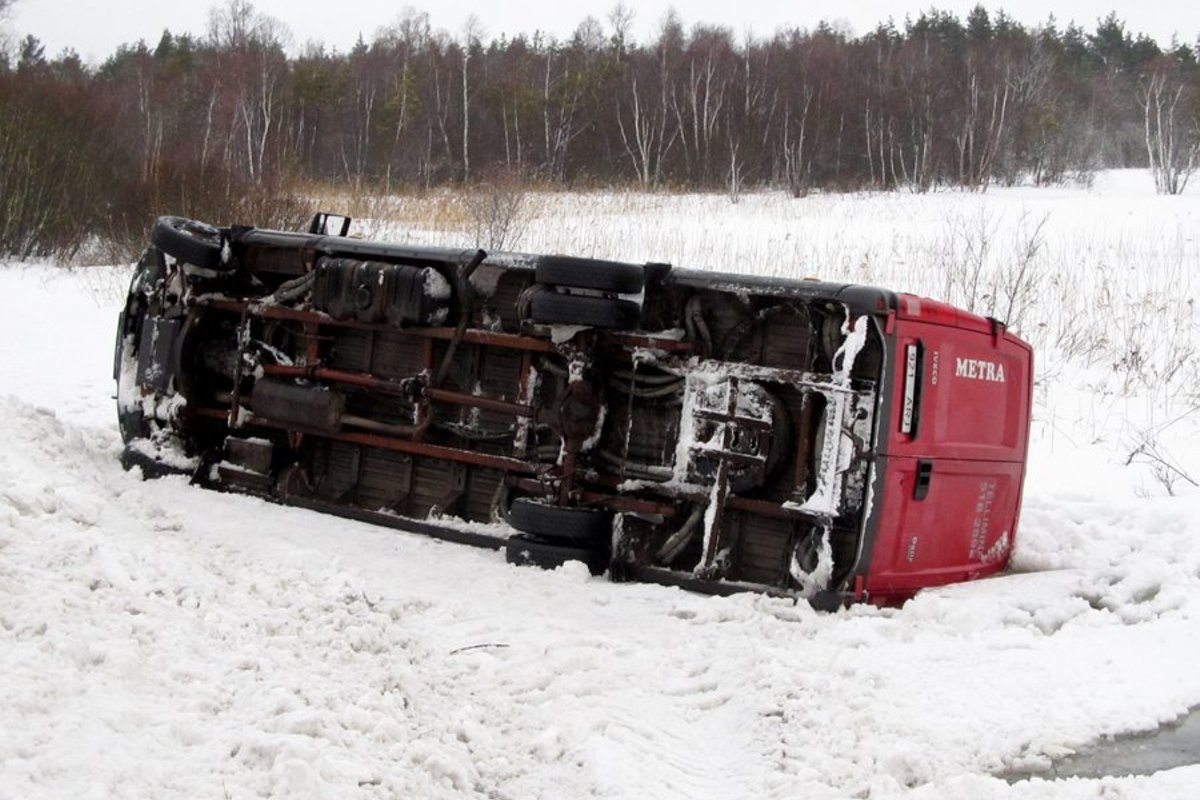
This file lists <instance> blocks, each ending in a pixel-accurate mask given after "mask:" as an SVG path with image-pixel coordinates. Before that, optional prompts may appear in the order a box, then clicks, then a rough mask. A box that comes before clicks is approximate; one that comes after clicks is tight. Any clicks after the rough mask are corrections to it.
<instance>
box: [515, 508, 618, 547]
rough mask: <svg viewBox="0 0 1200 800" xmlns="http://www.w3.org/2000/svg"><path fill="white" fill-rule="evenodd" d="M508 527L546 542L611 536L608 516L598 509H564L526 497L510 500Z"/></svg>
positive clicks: (603, 539)
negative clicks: (511, 501) (511, 502)
mask: <svg viewBox="0 0 1200 800" xmlns="http://www.w3.org/2000/svg"><path fill="white" fill-rule="evenodd" d="M508 524H509V525H512V526H513V527H514V528H516V529H517V530H519V531H522V532H524V533H532V534H534V535H535V536H537V537H539V538H542V539H546V540H548V541H563V542H575V543H580V542H605V543H607V542H608V540H609V538H610V537H611V536H612V514H611V513H610V512H608V511H604V510H603V509H598V508H568V507H564V506H551V505H546V504H545V503H539V502H537V501H536V500H531V499H529V498H528V497H518V498H517V499H516V500H514V501H513V504H512V510H511V511H510V512H509V515H508Z"/></svg>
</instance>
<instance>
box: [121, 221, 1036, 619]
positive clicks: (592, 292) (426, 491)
mask: <svg viewBox="0 0 1200 800" xmlns="http://www.w3.org/2000/svg"><path fill="white" fill-rule="evenodd" d="M349 225H350V220H349V219H347V218H344V217H336V216H333V215H328V214H318V215H317V216H316V217H315V218H314V220H313V223H312V225H311V226H310V228H309V230H308V231H307V232H283V231H274V230H262V229H257V228H253V227H243V226H233V227H225V228H215V227H212V226H209V225H207V224H204V223H201V222H197V221H193V220H187V219H182V218H178V217H162V218H160V219H159V220H158V221H157V222H156V224H155V225H154V227H153V228H152V230H151V236H150V242H151V243H150V246H149V248H148V249H147V250H146V252H145V254H144V255H143V257H142V258H141V260H140V262H139V264H138V265H137V269H136V272H135V274H134V277H133V280H132V284H131V286H130V290H129V294H128V297H127V300H126V304H125V307H124V310H123V311H122V313H121V316H120V322H119V329H118V333H117V341H116V353H115V358H114V362H115V363H114V369H113V371H114V378H115V379H116V380H117V383H118V393H117V394H118V398H117V399H118V418H119V423H120V428H121V433H122V436H123V438H124V441H125V443H126V446H125V450H124V456H123V460H124V462H125V464H126V466H127V467H131V468H132V467H137V468H140V469H141V470H142V471H143V473H144V474H145V475H146V476H147V477H153V476H157V475H161V474H165V473H184V474H187V475H189V476H190V477H191V479H192V480H193V481H194V482H195V483H198V484H200V485H203V486H207V487H210V488H218V489H226V490H233V491H240V492H248V493H252V494H256V495H260V496H263V497H267V498H271V499H273V500H276V501H279V502H283V503H288V504H292V505H298V506H303V507H307V508H311V509H316V510H320V511H325V512H330V513H334V514H340V515H343V516H347V517H352V518H356V519H361V520H367V521H371V522H375V523H378V524H381V525H386V526H391V527H394V528H399V529H403V530H408V531H412V532H416V533H421V534H426V535H430V536H436V537H440V538H443V539H449V540H453V541H459V542H463V543H467V544H474V545H480V546H486V547H492V548H495V549H502V550H504V552H505V553H506V557H507V559H508V560H509V561H510V562H512V563H517V564H534V565H538V566H543V567H553V566H557V565H560V564H562V563H564V562H565V561H568V560H578V561H582V562H584V563H586V564H587V565H588V566H589V567H590V568H591V569H592V571H593V572H594V573H596V574H603V573H607V574H609V575H610V576H611V577H612V578H613V579H614V580H637V581H651V582H657V583H662V584H668V585H679V586H683V587H686V588H689V589H694V590H700V591H707V592H715V593H728V592H734V591H742V590H752V591H762V592H771V593H777V594H782V595H790V596H795V597H803V598H806V599H808V600H809V601H811V602H813V603H814V604H815V605H818V606H820V607H827V608H831V607H836V606H839V605H841V604H844V603H848V602H853V601H869V602H875V603H881V604H894V603H898V602H902V601H903V600H905V599H907V598H909V597H911V596H912V595H913V594H914V593H915V592H916V591H918V590H919V589H921V588H924V587H929V586H936V585H941V584H946V583H951V582H955V581H963V580H969V579H972V578H977V577H982V576H986V575H989V574H992V573H995V572H997V571H999V570H1001V569H1002V568H1003V567H1004V566H1005V565H1006V563H1007V561H1008V557H1009V554H1010V552H1011V550H1012V546H1013V542H1014V536H1015V534H1016V525H1017V517H1018V511H1019V507H1020V501H1021V489H1022V479H1023V476H1024V469H1025V458H1026V451H1027V440H1028V430H1029V413H1030V403H1031V387H1032V353H1031V350H1030V348H1029V346H1028V345H1027V344H1026V343H1024V342H1023V341H1021V340H1020V339H1019V338H1017V337H1016V336H1014V335H1013V334H1012V333H1010V332H1008V331H1007V330H1006V329H1005V326H1004V325H1003V324H1002V323H1001V322H999V321H997V320H994V319H985V318H982V317H979V316H976V315H974V314H971V313H968V312H965V311H962V310H959V309H956V308H954V307H951V306H948V305H946V304H943V303H940V302H936V301H933V300H929V299H925V298H919V297H916V296H913V295H909V294H899V293H895V292H892V291H888V290H884V289H878V288H872V287H866V286H856V285H846V284H840V283H826V282H822V281H816V280H779V279H766V278H760V277H750V276H744V275H737V274H726V273H718V272H712V271H707V270H688V269H679V268H674V267H671V266H669V265H666V264H656V263H648V264H629V263H617V262H608V261H598V260H593V259H584V258H576V257H569V256H550V255H544V256H537V255H518V254H507V253H485V252H483V251H482V250H474V249H464V250H457V249H444V248H432V247H413V246H402V245H394V244H387V243H381V242H369V241H364V240H361V239H356V238H350V237H348V236H347V233H348V230H349Z"/></svg>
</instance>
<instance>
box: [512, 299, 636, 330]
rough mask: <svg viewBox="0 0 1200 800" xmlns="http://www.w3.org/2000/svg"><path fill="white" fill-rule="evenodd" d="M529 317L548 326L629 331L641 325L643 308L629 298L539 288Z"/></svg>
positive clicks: (531, 302) (530, 308) (531, 305)
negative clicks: (541, 289)
mask: <svg viewBox="0 0 1200 800" xmlns="http://www.w3.org/2000/svg"><path fill="white" fill-rule="evenodd" d="M529 316H530V317H531V318H532V319H533V321H534V322H541V323H544V324H547V325H582V326H585V327H589V328H608V329H614V330H627V329H632V328H637V327H638V324H639V322H640V318H641V309H640V308H638V304H637V303H633V302H630V301H629V300H616V299H613V298H611V297H593V296H591V295H581V294H558V293H557V292H551V291H538V292H534V294H533V299H532V300H531V301H530V307H529Z"/></svg>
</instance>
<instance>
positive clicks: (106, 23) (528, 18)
mask: <svg viewBox="0 0 1200 800" xmlns="http://www.w3.org/2000/svg"><path fill="white" fill-rule="evenodd" d="M223 2H224V0H222V3H223ZM615 2H616V0H558V1H557V2H555V1H554V0H525V2H511V1H510V2H503V0H484V1H482V2H481V1H479V0H433V1H431V2H421V1H420V0H418V1H417V2H412V3H406V2H405V0H257V2H255V3H254V5H255V7H256V8H257V9H258V10H259V11H260V12H262V13H265V14H268V15H270V16H272V17H275V18H276V19H278V20H280V21H282V22H283V23H284V24H285V25H286V26H287V27H288V29H289V30H290V31H291V34H292V37H293V39H294V44H295V45H297V46H300V45H303V44H304V43H305V42H307V41H310V40H315V41H322V42H324V43H326V44H327V45H330V46H331V47H336V48H337V49H339V50H347V49H349V48H350V47H351V46H352V45H353V44H354V41H355V39H357V38H358V36H359V34H360V33H361V34H362V35H363V36H364V38H366V39H367V40H370V39H371V38H372V36H373V35H374V34H375V32H376V30H378V29H379V28H380V27H381V26H384V25H387V24H389V23H391V22H393V21H394V20H396V19H397V18H398V17H399V15H400V12H401V10H402V9H403V8H404V7H405V5H411V6H412V7H415V8H418V9H421V10H425V11H428V12H429V14H430V17H431V19H432V21H433V25H434V27H436V28H442V29H445V30H447V31H449V32H450V33H452V34H458V33H459V32H460V31H461V30H462V28H463V23H464V22H465V20H466V19H467V17H468V16H469V15H470V14H475V15H476V16H477V17H478V18H479V20H480V22H482V24H483V29H484V32H485V34H486V37H485V38H487V37H498V36H500V35H501V34H509V35H511V34H514V33H522V32H523V33H532V32H533V31H535V30H542V31H544V32H547V33H550V34H553V35H555V36H557V37H560V38H562V37H565V36H568V35H569V34H570V33H571V31H573V30H574V29H575V27H576V26H577V25H578V24H579V22H580V21H581V20H582V19H583V18H584V17H586V16H588V15H589V14H590V15H592V16H594V17H596V18H597V19H599V20H600V21H601V22H602V23H604V24H605V26H606V27H607V19H606V18H607V16H608V12H609V10H610V9H611V8H612V7H613V5H614V4H615ZM975 2H976V0H941V2H930V0H840V1H839V2H812V1H811V0H674V2H671V0H626V5H627V6H629V7H630V8H633V9H635V16H634V28H633V30H634V34H635V36H636V38H638V39H640V40H645V39H646V38H648V37H649V36H651V35H652V33H653V31H654V30H656V28H657V27H658V23H659V21H660V20H661V19H662V17H663V14H664V12H665V11H666V9H667V8H668V7H670V6H674V7H675V9H676V11H677V12H678V13H679V15H680V17H681V18H682V20H683V22H684V25H685V26H688V27H690V26H691V25H692V24H694V23H697V22H706V23H715V24H720V25H725V26H728V27H730V28H733V29H734V30H735V31H737V32H739V33H741V32H743V31H745V30H751V31H753V32H754V33H755V34H757V35H760V36H764V35H768V34H770V33H772V32H773V31H774V30H775V29H776V28H779V27H781V26H800V27H812V26H813V25H815V24H816V23H817V22H818V21H820V20H821V19H823V18H824V19H829V20H830V21H833V22H836V23H839V24H841V25H843V26H844V27H848V28H849V29H850V30H851V31H852V32H853V33H855V34H859V33H864V32H866V31H869V30H870V29H871V28H873V27H874V25H875V24H876V23H877V22H879V21H881V20H885V19H887V18H888V17H889V16H890V17H894V18H895V19H896V21H897V22H902V21H903V19H904V17H905V15H906V14H912V15H915V14H916V13H918V12H919V11H920V10H921V9H923V8H929V7H930V6H936V7H938V8H942V9H945V10H948V11H953V12H955V13H957V14H958V15H959V16H960V17H962V16H965V15H966V12H967V11H968V10H969V9H970V8H971V7H972V6H973V5H975ZM214 5H216V3H215V2H208V0H16V4H15V7H14V8H13V9H12V10H11V13H10V19H9V20H8V21H7V27H8V28H9V31H10V33H11V34H16V35H17V36H24V35H25V34H33V35H34V36H37V37H38V38H39V39H41V40H42V41H43V43H44V44H45V45H46V52H47V54H48V55H56V54H58V53H59V52H60V51H62V50H63V49H64V48H67V47H70V48H73V49H75V50H76V51H77V52H78V53H79V54H80V55H82V56H83V57H84V58H85V59H86V60H88V61H90V62H93V63H94V62H98V61H102V60H103V59H104V58H105V57H106V56H108V55H110V54H111V53H112V52H113V51H114V50H115V49H116V47H117V46H118V45H119V44H121V43H123V42H135V41H137V40H138V39H145V40H146V41H147V42H148V43H149V44H150V45H151V46H153V45H154V44H155V43H156V42H157V41H158V38H159V36H160V35H161V34H162V31H163V29H164V28H169V29H170V30H171V31H172V32H175V33H181V32H190V33H193V34H203V33H204V32H205V30H206V29H207V23H208V13H209V9H210V8H211V7H212V6H214ZM985 5H986V6H988V7H989V9H995V8H1004V9H1005V10H1006V11H1007V12H1008V13H1009V14H1010V15H1012V16H1013V17H1015V18H1017V19H1018V20H1020V21H1021V22H1023V23H1026V24H1029V25H1033V24H1037V23H1041V22H1044V21H1045V20H1046V18H1047V17H1048V16H1049V14H1051V13H1053V14H1054V15H1055V17H1056V19H1057V20H1058V21H1059V23H1060V24H1061V25H1065V24H1066V23H1067V22H1070V21H1072V20H1074V21H1076V22H1078V23H1079V24H1080V25H1082V26H1083V27H1084V28H1086V29H1088V30H1091V29H1092V28H1094V27H1095V24H1096V20H1097V19H1099V18H1101V17H1104V16H1106V15H1107V14H1108V13H1109V12H1110V11H1114V10H1115V11H1116V12H1117V14H1118V16H1120V17H1121V18H1122V19H1124V20H1125V21H1126V23H1127V25H1128V28H1129V30H1130V31H1131V32H1133V33H1139V32H1143V33H1147V34H1149V35H1150V36H1153V37H1154V38H1155V39H1157V40H1158V41H1159V42H1160V43H1161V44H1164V45H1165V44H1167V43H1168V42H1169V41H1170V39H1171V37H1172V36H1173V35H1178V37H1179V39H1180V41H1182V42H1186V43H1189V44H1194V43H1195V42H1196V40H1197V36H1198V35H1200V2H1197V0H1140V2H1130V0H1108V1H1107V2H1088V1H1087V0H1007V2H1004V3H998V4H992V3H985Z"/></svg>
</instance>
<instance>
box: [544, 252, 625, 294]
mask: <svg viewBox="0 0 1200 800" xmlns="http://www.w3.org/2000/svg"><path fill="white" fill-rule="evenodd" d="M535 269H536V273H535V274H536V278H537V282H538V283H542V284H548V285H551V286H567V287H574V288H577V289H595V290H597V291H600V292H612V293H614V294H637V293H638V292H640V291H641V290H642V288H643V287H644V286H645V285H646V272H645V270H644V269H643V268H642V267H639V266H636V265H634V264H622V263H621V262H619V261H599V260H597V259H594V258H574V257H572V256H543V257H542V258H540V259H538V262H537V267H536V268H535Z"/></svg>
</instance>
